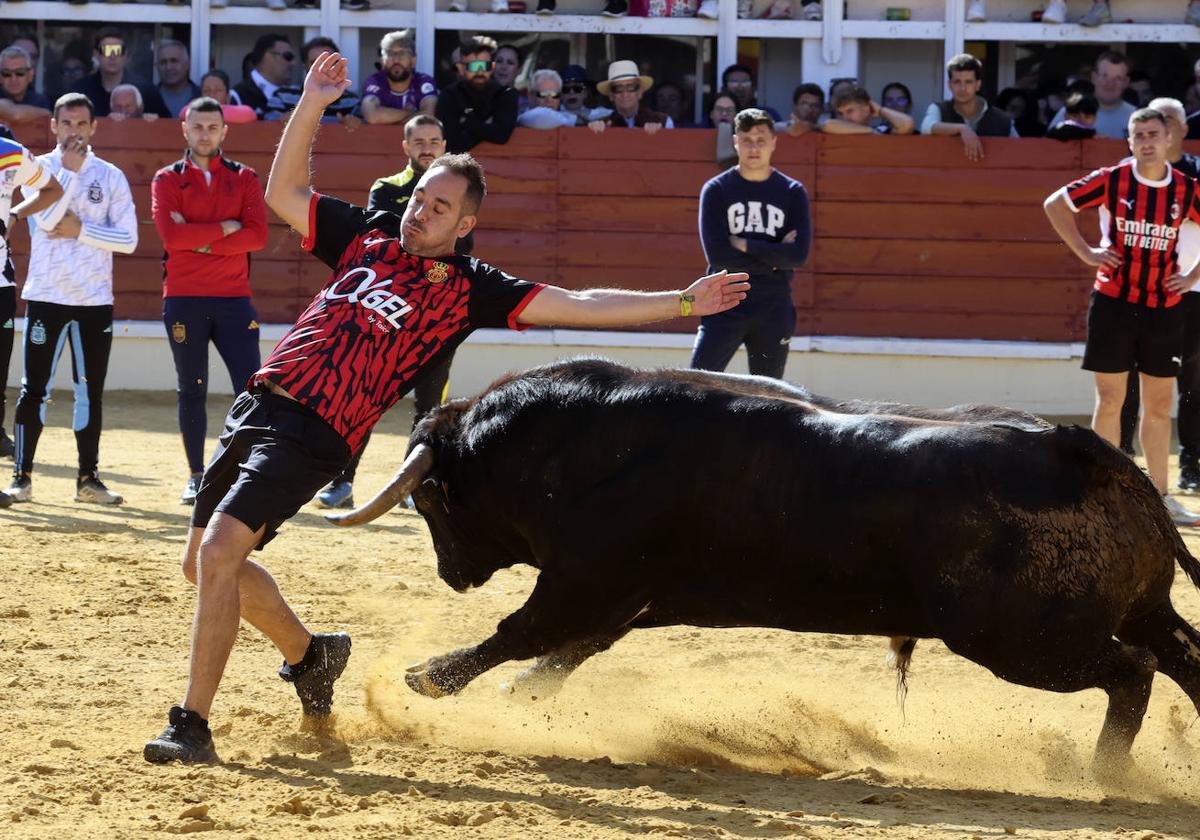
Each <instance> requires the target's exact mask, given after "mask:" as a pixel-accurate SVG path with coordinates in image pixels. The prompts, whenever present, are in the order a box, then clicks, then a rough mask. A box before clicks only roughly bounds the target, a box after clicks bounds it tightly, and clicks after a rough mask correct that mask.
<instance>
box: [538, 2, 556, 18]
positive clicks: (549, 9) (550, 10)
mask: <svg viewBox="0 0 1200 840" xmlns="http://www.w3.org/2000/svg"><path fill="white" fill-rule="evenodd" d="M557 5H558V4H557V3H556V2H555V0H538V4H537V13H538V14H539V15H552V14H554V9H555V8H556V7H557Z"/></svg>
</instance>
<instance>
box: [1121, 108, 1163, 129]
mask: <svg viewBox="0 0 1200 840" xmlns="http://www.w3.org/2000/svg"><path fill="white" fill-rule="evenodd" d="M1155 120H1158V121H1159V122H1160V123H1162V124H1163V128H1166V127H1167V115H1166V114H1164V113H1163V112H1162V111H1156V110H1155V109H1153V108H1138V109H1137V110H1136V111H1134V112H1133V113H1132V114H1130V115H1129V124H1130V125H1131V126H1132V125H1133V124H1134V123H1145V122H1154V121H1155ZM1132 133H1133V132H1130V134H1132Z"/></svg>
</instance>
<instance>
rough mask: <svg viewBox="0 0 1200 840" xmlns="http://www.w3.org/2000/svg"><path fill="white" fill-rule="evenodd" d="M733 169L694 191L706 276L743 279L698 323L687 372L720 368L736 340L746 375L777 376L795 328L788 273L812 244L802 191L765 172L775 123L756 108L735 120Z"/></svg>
mask: <svg viewBox="0 0 1200 840" xmlns="http://www.w3.org/2000/svg"><path fill="white" fill-rule="evenodd" d="M733 128H734V147H735V149H736V150H737V156H738V164H737V166H735V167H733V168H732V169H730V170H728V171H726V172H722V173H721V174H720V175H718V176H716V177H715V178H712V179H711V180H709V181H708V183H706V184H705V185H704V189H703V190H701V191H700V242H701V244H702V245H703V246H704V256H705V258H706V259H707V260H708V266H709V269H708V270H709V272H710V273H711V272H715V271H720V270H722V269H726V270H728V271H745V272H747V273H748V274H749V275H750V293H749V296H748V297H747V298H746V300H745V301H743V302H742V305H741V306H739V307H737V308H736V309H731V310H729V311H728V312H722V313H719V314H717V315H707V316H705V317H704V318H703V319H701V321H700V330H699V332H697V333H696V344H695V346H694V347H693V348H692V363H691V366H692V367H693V368H699V369H701V370H724V369H725V366H726V365H728V364H729V360H730V359H732V358H733V354H734V353H735V352H737V349H738V347H740V346H741V345H742V344H743V343H744V344H745V345H746V352H747V354H748V356H749V362H750V373H752V374H757V375H760V376H773V377H775V378H777V379H780V378H782V377H783V369H784V367H785V365H786V364H787V356H788V345H789V342H790V340H791V337H792V329H793V328H794V327H795V325H796V310H795V308H794V307H793V305H792V272H793V271H795V270H796V269H798V268H799V267H800V266H802V265H804V261H805V259H807V258H808V248H809V243H810V242H811V241H812V221H811V218H810V215H809V211H808V193H807V192H806V191H805V189H804V186H803V185H802V184H801V183H800V182H799V181H797V180H795V179H793V178H789V177H788V176H786V175H784V174H783V173H782V172H779V171H778V170H776V169H773V168H772V167H771V155H772V154H773V153H774V151H775V123H774V120H773V119H772V118H771V115H770V114H768V113H767V112H765V111H763V110H760V109H758V108H747V109H746V110H744V111H742V112H740V113H739V114H738V115H737V117H735V118H734V124H733Z"/></svg>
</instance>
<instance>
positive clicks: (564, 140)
mask: <svg viewBox="0 0 1200 840" xmlns="http://www.w3.org/2000/svg"><path fill="white" fill-rule="evenodd" d="M555 133H556V134H561V135H562V136H561V138H560V139H559V146H558V158H559V160H563V161H572V162H574V161H582V160H602V161H608V162H610V163H614V164H618V165H619V164H621V163H623V162H625V161H627V160H628V161H655V162H662V161H670V162H671V163H678V162H688V163H701V164H708V165H709V166H711V167H713V169H714V171H715V169H716V149H717V140H716V132H715V131H713V130H712V129H695V128H675V129H671V130H670V131H666V130H664V131H660V132H659V133H657V134H647V133H646V132H645V131H642V130H640V129H633V130H630V129H621V128H612V129H605V130H604V131H603V132H602V133H600V134H597V133H595V132H594V131H592V130H591V129H588V128H577V129H570V130H567V131H563V132H555Z"/></svg>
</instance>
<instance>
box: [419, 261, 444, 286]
mask: <svg viewBox="0 0 1200 840" xmlns="http://www.w3.org/2000/svg"><path fill="white" fill-rule="evenodd" d="M449 274H450V266H448V265H446V263H444V262H435V263H434V264H433V267H432V268H430V269H429V270H428V271H426V272H425V279H426V280H428V281H429V282H430V283H441V282H442V281H444V280H445V279H446V277H447V276H449Z"/></svg>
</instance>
